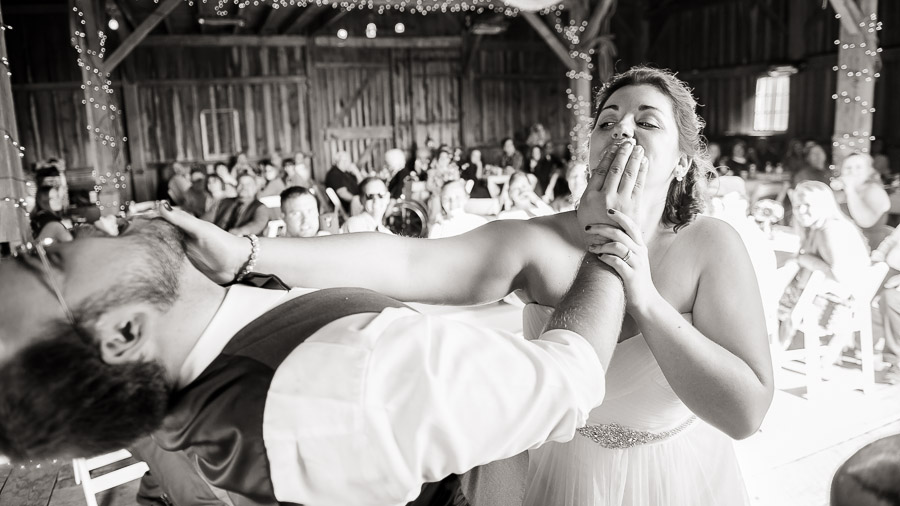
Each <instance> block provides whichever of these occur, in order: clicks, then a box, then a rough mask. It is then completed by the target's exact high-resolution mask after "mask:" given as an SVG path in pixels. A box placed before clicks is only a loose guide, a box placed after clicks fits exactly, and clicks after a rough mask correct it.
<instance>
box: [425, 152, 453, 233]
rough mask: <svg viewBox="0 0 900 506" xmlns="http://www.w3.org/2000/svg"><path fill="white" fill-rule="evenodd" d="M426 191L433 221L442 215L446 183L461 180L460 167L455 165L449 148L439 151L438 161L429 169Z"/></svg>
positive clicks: (429, 211)
mask: <svg viewBox="0 0 900 506" xmlns="http://www.w3.org/2000/svg"><path fill="white" fill-rule="evenodd" d="M427 178H428V179H427V181H426V184H425V189H426V190H427V191H428V194H429V199H428V215H429V216H430V217H431V218H432V220H434V219H436V218H437V217H438V216H440V214H441V188H443V187H444V184H445V183H448V182H450V181H456V180H457V179H459V167H458V166H457V165H456V164H455V163H453V153H452V152H451V151H450V148H449V147H447V146H441V147H440V149H438V155H437V159H436V160H435V162H434V164H432V167H431V168H430V169H428V174H427Z"/></svg>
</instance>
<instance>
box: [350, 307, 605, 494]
mask: <svg viewBox="0 0 900 506" xmlns="http://www.w3.org/2000/svg"><path fill="white" fill-rule="evenodd" d="M409 336H417V338H416V339H409ZM370 364H371V370H370V373H369V376H368V380H369V381H368V382H367V383H368V392H367V395H366V397H367V399H366V404H367V405H369V406H391V409H384V410H378V411H375V410H373V411H370V413H369V414H370V416H372V417H373V418H374V419H375V420H374V422H373V423H372V426H376V427H383V428H386V427H390V428H391V430H392V431H393V434H392V435H390V440H391V441H394V442H395V445H396V452H397V454H398V455H397V457H399V458H398V459H397V460H395V462H397V461H402V462H404V463H405V466H406V467H407V469H406V470H404V471H406V472H407V473H408V475H407V478H408V479H409V480H410V484H411V485H415V484H417V483H421V482H427V481H438V480H440V479H441V478H443V477H444V476H446V475H447V474H450V473H457V474H459V473H463V472H465V471H468V470H469V469H471V468H473V467H475V466H478V465H482V464H486V463H488V462H492V461H495V460H500V459H504V458H507V457H511V456H513V455H517V454H519V453H521V452H522V451H524V450H527V449H531V448H536V447H538V446H540V445H542V444H544V443H546V442H549V441H559V442H564V441H569V440H571V439H572V437H573V436H574V434H575V429H577V428H579V427H582V426H584V425H585V423H586V422H587V417H588V415H589V413H590V411H591V409H593V408H594V407H596V406H597V405H599V404H600V402H601V401H602V400H603V396H604V393H605V380H604V376H605V371H604V370H603V367H602V365H601V363H600V360H599V359H598V358H597V354H596V353H595V352H594V350H593V348H592V347H591V346H590V345H589V344H588V343H587V342H586V341H585V340H584V339H583V338H582V337H581V336H579V335H577V334H575V333H573V332H570V331H567V330H553V331H550V332H546V333H544V334H543V335H542V336H541V337H540V338H539V339H537V340H535V341H526V340H525V339H523V338H521V337H518V336H515V335H513V334H511V333H508V332H503V331H498V330H492V329H487V328H482V327H478V326H474V325H471V324H468V323H463V322H459V321H453V320H448V319H443V318H439V317H435V316H421V315H416V316H409V317H406V318H401V319H397V320H395V321H394V322H393V324H391V325H390V327H389V328H387V329H385V333H384V335H383V337H382V338H381V339H380V340H379V343H378V347H377V348H376V350H375V351H374V353H373V356H372V361H371V362H370ZM385 437H386V438H387V437H388V435H385ZM394 471H395V472H398V476H403V475H404V473H402V472H400V470H399V469H395V470H394ZM413 497H414V496H413Z"/></svg>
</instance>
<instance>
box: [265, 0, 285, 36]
mask: <svg viewBox="0 0 900 506" xmlns="http://www.w3.org/2000/svg"><path fill="white" fill-rule="evenodd" d="M274 5H278V4H274ZM282 16H283V13H282V12H281V9H280V8H278V9H276V8H275V7H269V13H268V14H266V20H265V21H263V24H262V26H261V27H259V33H261V34H270V33H278V25H279V24H280V23H281V17H282Z"/></svg>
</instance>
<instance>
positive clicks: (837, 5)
mask: <svg viewBox="0 0 900 506" xmlns="http://www.w3.org/2000/svg"><path fill="white" fill-rule="evenodd" d="M830 2H831V6H832V7H833V8H834V11H835V12H837V13H838V14H840V15H841V27H842V28H843V29H844V30H846V31H847V33H849V34H850V35H859V22H860V19H859V18H860V16H857V15H855V14H857V13H858V12H859V8H856V9H855V12H854V10H853V8H854V7H856V4H855V3H854V0H830ZM851 4H852V7H851Z"/></svg>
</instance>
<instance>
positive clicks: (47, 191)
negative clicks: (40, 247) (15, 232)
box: [31, 186, 72, 242]
mask: <svg viewBox="0 0 900 506" xmlns="http://www.w3.org/2000/svg"><path fill="white" fill-rule="evenodd" d="M59 193H60V192H59V188H56V187H52V186H43V187H40V188H38V191H37V195H36V196H35V205H34V210H33V211H31V236H32V237H34V239H35V240H37V241H44V240H45V239H46V240H50V241H54V242H68V241H71V240H72V233H71V232H70V231H69V229H68V228H66V226H65V225H63V222H62V217H61V216H60V214H59V213H60V212H61V211H62V199H61V198H60V195H59Z"/></svg>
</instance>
